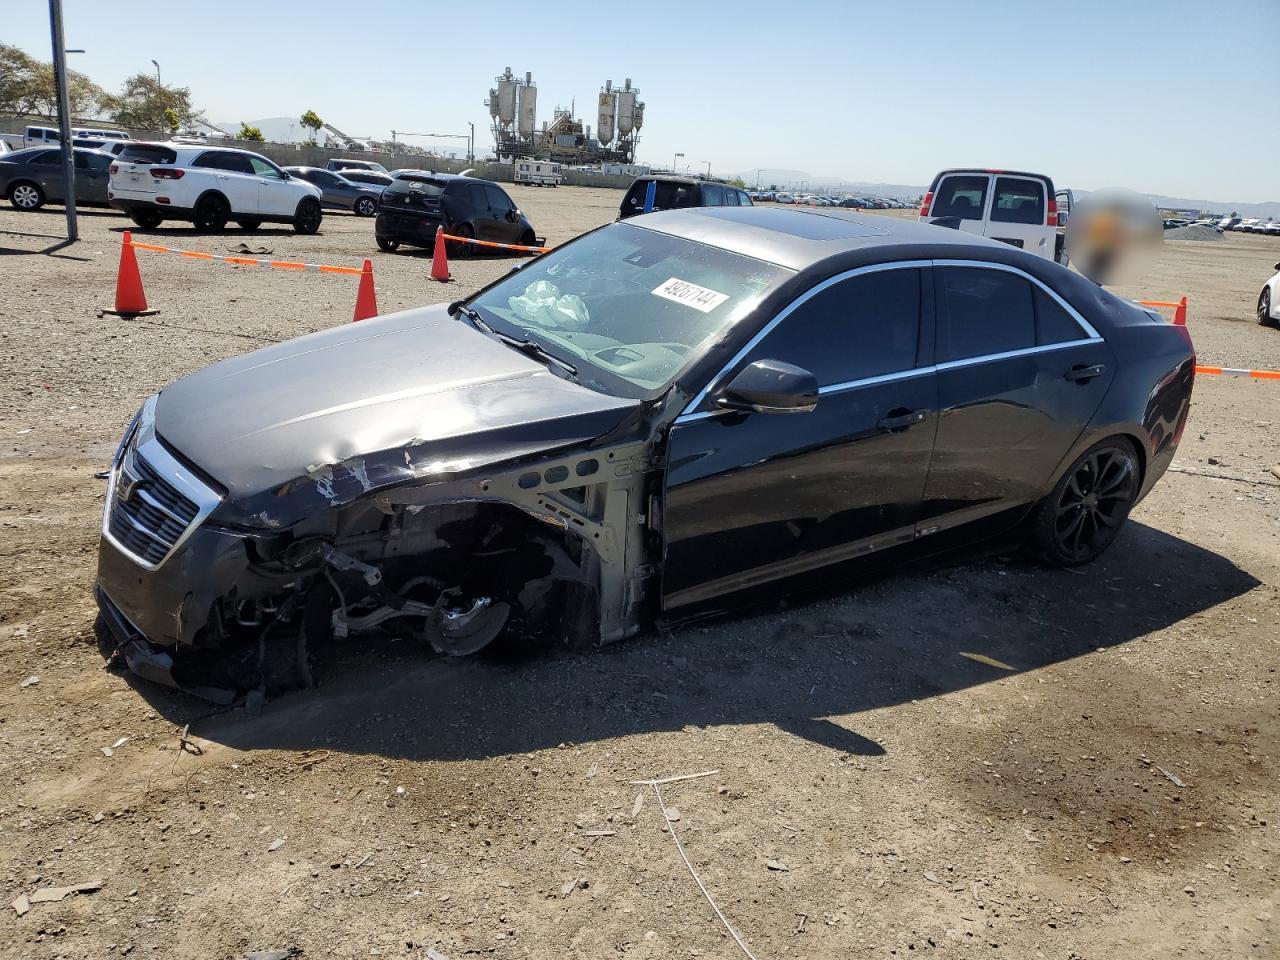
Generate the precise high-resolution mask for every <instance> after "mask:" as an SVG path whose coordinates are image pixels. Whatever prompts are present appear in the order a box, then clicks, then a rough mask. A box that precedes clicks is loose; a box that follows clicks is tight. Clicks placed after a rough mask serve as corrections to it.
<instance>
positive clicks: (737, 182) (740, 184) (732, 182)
mask: <svg viewBox="0 0 1280 960" xmlns="http://www.w3.org/2000/svg"><path fill="white" fill-rule="evenodd" d="M725 182H726V183H727V184H729V186H731V187H737V188H738V189H739V190H745V189H746V187H747V182H746V181H745V180H743V179H742V178H741V177H730V178H729V179H728V180H726V181H725Z"/></svg>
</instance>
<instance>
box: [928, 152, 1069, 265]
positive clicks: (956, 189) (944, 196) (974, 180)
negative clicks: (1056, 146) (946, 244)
mask: <svg viewBox="0 0 1280 960" xmlns="http://www.w3.org/2000/svg"><path fill="white" fill-rule="evenodd" d="M1071 199H1072V198H1071V191H1070V190H1063V191H1060V192H1057V193H1055V192H1054V189H1053V180H1052V179H1050V178H1049V177H1047V176H1045V175H1044V174H1042V173H1024V172H1021V171H1017V170H979V169H972V168H961V169H954V170H943V171H942V172H941V173H939V174H938V175H937V176H936V177H934V178H933V183H932V184H930V186H929V190H928V192H927V193H925V195H924V200H923V201H922V202H921V204H920V220H921V222H923V223H935V224H937V225H938V226H942V227H951V228H953V229H956V230H963V231H965V232H966V233H976V234H979V235H980V236H984V237H990V238H991V239H992V240H1000V241H1001V242H1003V243H1008V244H1012V245H1013V246H1015V247H1018V248H1020V249H1022V250H1026V251H1027V252H1028V253H1034V254H1037V255H1039V256H1041V257H1047V258H1049V259H1051V260H1056V261H1058V262H1059V263H1064V264H1065V263H1066V262H1067V254H1066V250H1065V247H1064V240H1063V236H1064V234H1063V229H1064V228H1065V227H1066V225H1067V217H1068V215H1069V214H1070V212H1071Z"/></svg>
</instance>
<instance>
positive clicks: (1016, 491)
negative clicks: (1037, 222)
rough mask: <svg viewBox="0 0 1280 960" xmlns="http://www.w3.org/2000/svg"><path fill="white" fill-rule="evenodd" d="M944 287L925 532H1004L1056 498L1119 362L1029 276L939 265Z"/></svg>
mask: <svg viewBox="0 0 1280 960" xmlns="http://www.w3.org/2000/svg"><path fill="white" fill-rule="evenodd" d="M934 285H935V290H934V299H935V302H936V311H935V312H936V317H937V327H936V347H935V361H936V367H937V371H938V373H937V381H938V409H939V417H938V431H937V439H936V441H935V442H934V450H933V462H932V465H931V466H930V468H929V481H928V484H927V486H926V488H925V495H924V506H923V510H922V516H921V527H922V530H924V531H927V532H929V533H933V532H937V531H939V530H946V529H948V528H950V527H956V526H959V525H961V524H964V523H968V522H971V521H977V520H984V519H985V518H992V519H993V524H992V525H993V528H995V529H999V528H1002V527H1004V526H1007V525H1008V524H1011V523H1013V522H1014V521H1016V520H1017V519H1018V517H1019V516H1020V515H1021V514H1020V510H1019V508H1024V507H1026V506H1027V505H1029V504H1031V503H1034V502H1035V501H1037V500H1038V499H1040V498H1041V497H1042V496H1044V494H1045V493H1047V487H1048V485H1049V480H1050V478H1051V477H1052V476H1053V474H1054V471H1055V470H1056V468H1057V466H1058V464H1059V463H1060V461H1061V460H1062V458H1063V457H1064V456H1065V455H1066V453H1067V451H1068V450H1069V449H1070V448H1071V446H1072V445H1073V444H1074V443H1075V441H1076V439H1077V438H1078V437H1079V436H1080V433H1081V432H1082V431H1083V429H1084V427H1085V425H1086V424H1087V423H1088V421H1089V419H1090V418H1091V417H1092V416H1093V413H1094V411H1096V410H1097V408H1098V405H1099V404H1100V403H1101V402H1102V398H1103V396H1104V395H1105V394H1106V392H1107V388H1108V387H1109V386H1110V384H1111V380H1112V378H1113V377H1114V374H1115V370H1114V367H1115V363H1114V359H1113V358H1112V356H1111V351H1110V349H1109V348H1108V347H1107V345H1106V343H1105V342H1104V341H1103V340H1102V339H1101V337H1099V336H1098V334H1097V332H1096V331H1095V330H1094V329H1093V328H1092V327H1091V326H1089V324H1088V323H1087V322H1086V321H1085V320H1084V318H1083V317H1081V316H1080V315H1079V314H1078V313H1076V312H1075V311H1074V310H1072V309H1071V308H1070V307H1068V306H1067V305H1066V303H1065V302H1064V301H1062V300H1061V299H1060V298H1059V297H1058V296H1057V295H1056V294H1054V293H1052V292H1051V291H1049V290H1048V289H1047V288H1046V287H1044V286H1043V285H1042V284H1040V283H1039V282H1038V281H1035V280H1033V279H1032V278H1031V277H1029V276H1028V275H1027V274H1025V273H1023V272H1021V271H1019V270H1016V269H1014V268H1011V267H1005V266H1002V265H998V264H978V263H973V262H968V261H935V266H934ZM995 529H993V530H992V531H991V532H995Z"/></svg>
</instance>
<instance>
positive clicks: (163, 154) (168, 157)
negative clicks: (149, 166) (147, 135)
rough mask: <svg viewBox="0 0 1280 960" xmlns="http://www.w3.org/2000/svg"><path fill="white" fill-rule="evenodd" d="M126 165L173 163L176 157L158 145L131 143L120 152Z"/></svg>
mask: <svg viewBox="0 0 1280 960" xmlns="http://www.w3.org/2000/svg"><path fill="white" fill-rule="evenodd" d="M120 159H121V160H123V161H124V162H126V163H130V162H132V163H175V162H177V159H178V155H177V154H176V153H174V152H173V151H172V150H170V149H169V148H168V147H165V146H161V145H160V144H158V143H131V144H129V145H128V146H127V147H125V148H124V149H123V150H121V151H120Z"/></svg>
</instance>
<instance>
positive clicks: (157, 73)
mask: <svg viewBox="0 0 1280 960" xmlns="http://www.w3.org/2000/svg"><path fill="white" fill-rule="evenodd" d="M151 65H152V66H153V67H155V68H156V86H157V87H163V86H164V84H162V83H161V82H160V64H158V63H156V62H155V61H154V60H152V61H151Z"/></svg>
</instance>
